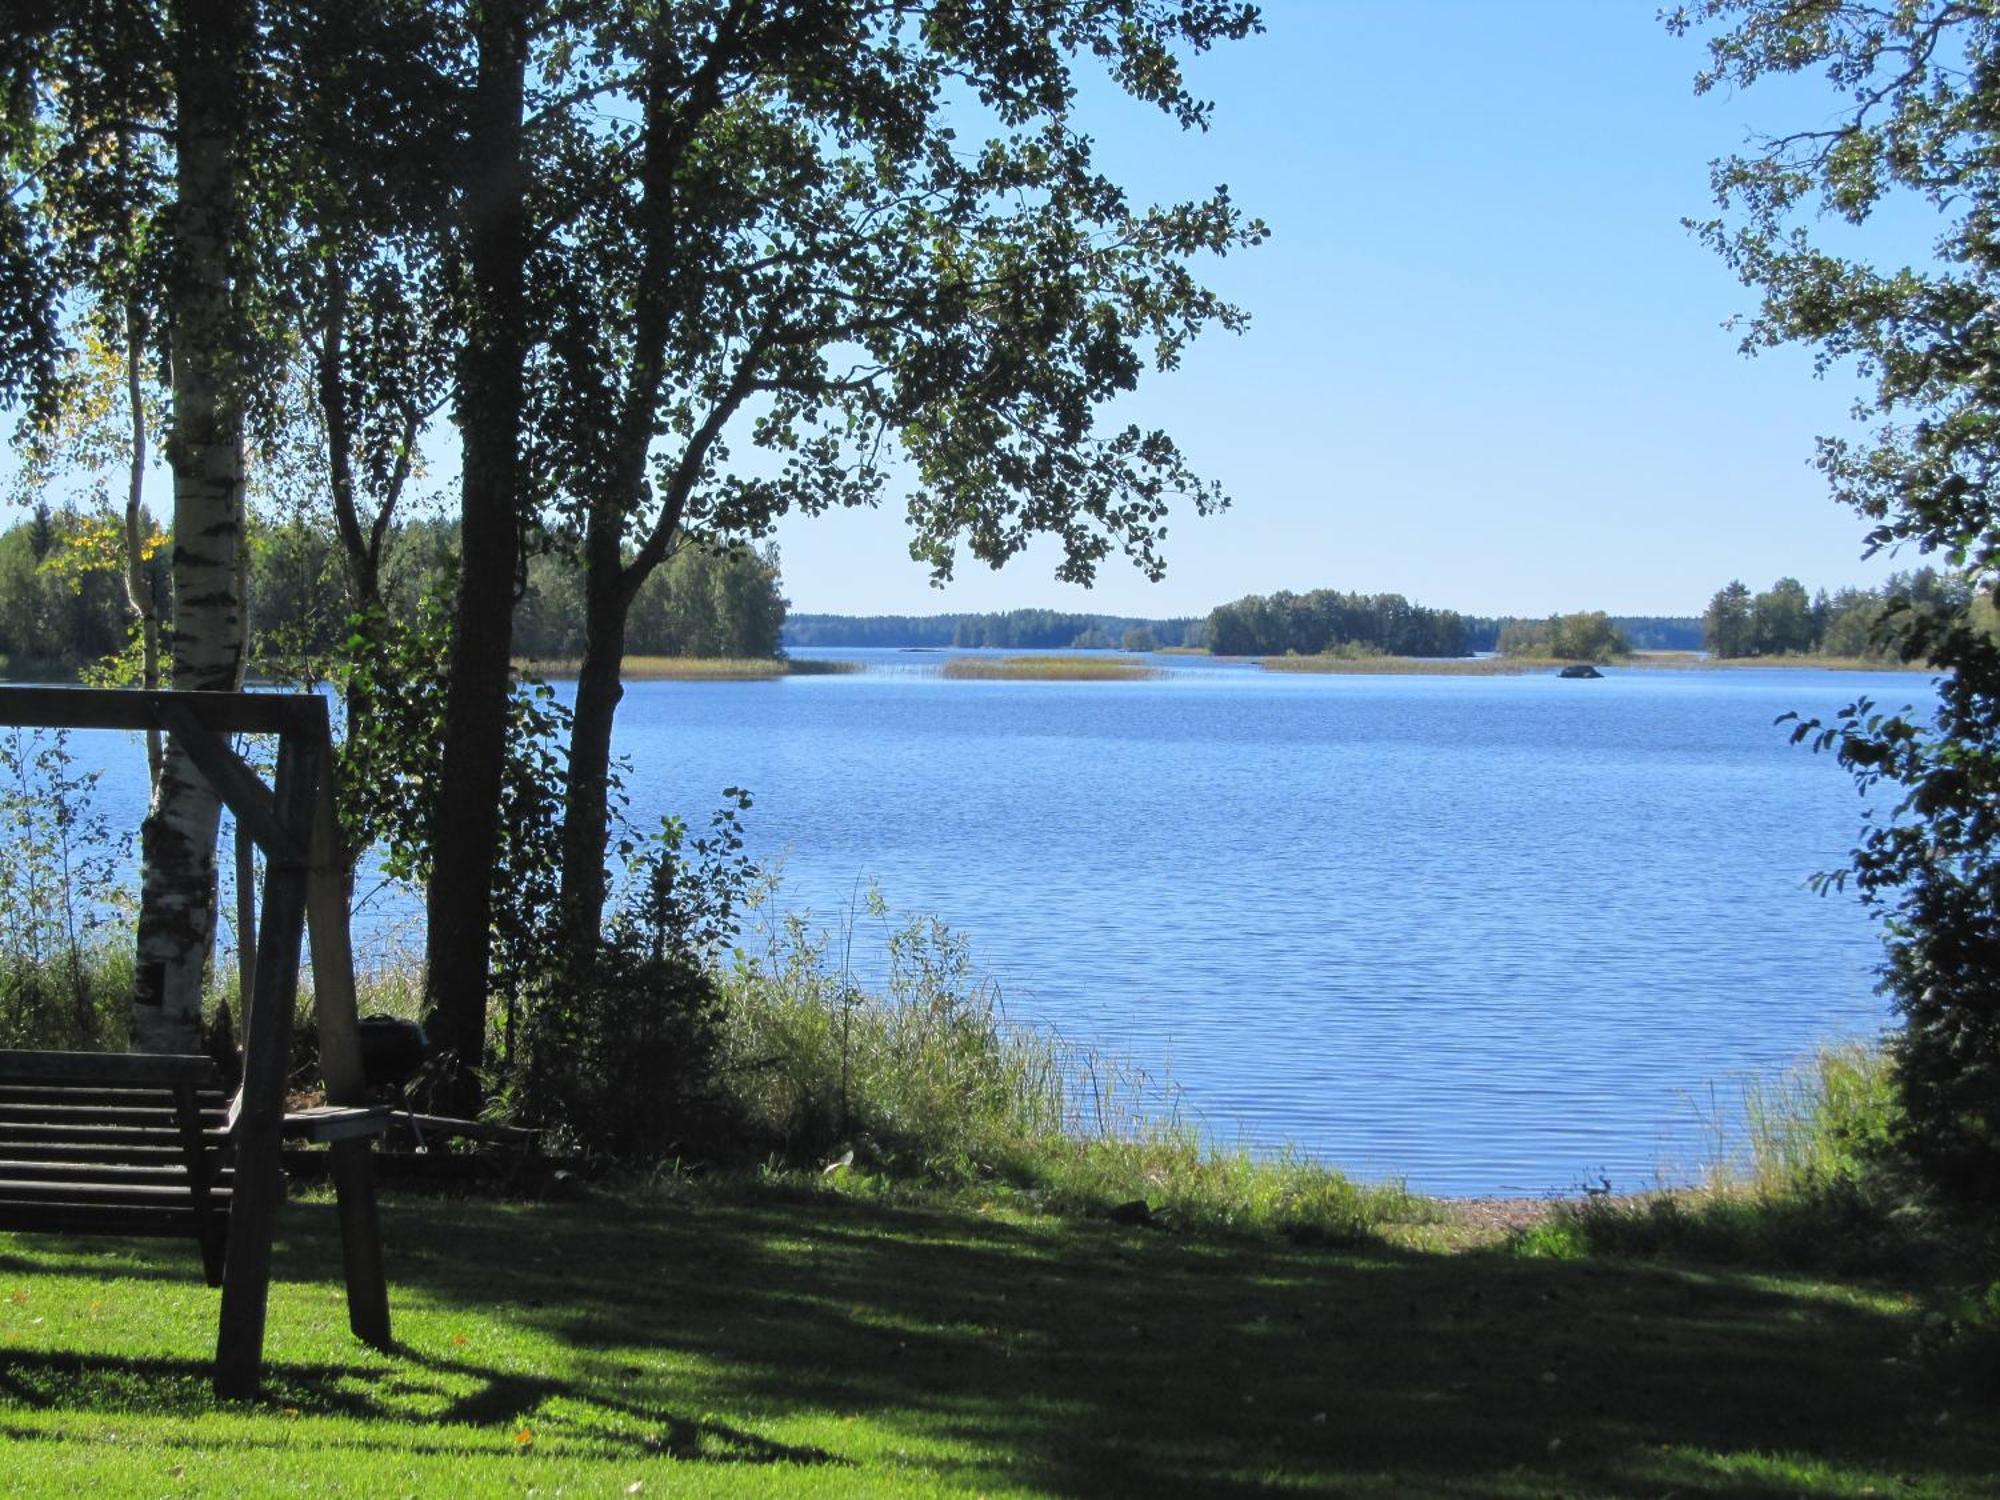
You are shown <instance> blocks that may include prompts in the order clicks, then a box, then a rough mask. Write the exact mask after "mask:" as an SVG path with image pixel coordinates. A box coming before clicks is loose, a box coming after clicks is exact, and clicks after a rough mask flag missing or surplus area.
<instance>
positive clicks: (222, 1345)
mask: <svg viewBox="0 0 2000 1500" xmlns="http://www.w3.org/2000/svg"><path fill="white" fill-rule="evenodd" d="M0 727H18V728H24V729H25V728H37V729H122V730H157V731H163V732H164V733H166V734H168V735H170V736H171V737H172V738H173V741H174V743H175V744H176V745H177V746H178V747H179V748H180V749H181V750H182V751H184V752H185V753H186V755H187V757H188V759H189V760H190V761H192V762H193V764H194V766H195V767H196V769H197V770H199V771H200V773H201V775H202V777H203V778H204V779H205V780H206V781H207V782H208V784H209V786H210V787H211V788H213V789H214V791H215V793H216V795H217V796H218V797H219V798H220V799H221V800H222V803H223V805H224V806H226V807H227V808H228V809H229V810H230V812H231V813H232V814H234V815H235V817H236V819H237V822H238V824H239V825H240V826H241V827H242V828H243V829H244V830H245V831H246V832H248V834H249V835H250V837H251V838H252V839H253V840H254V841H255V842H256V844H257V846H258V847H259V848H260V849H262V850H263V852H264V859H265V866H264V883H263V897H262V901H261V915H260V917H259V919H258V922H257V934H256V939H257V941H256V967H255V970H254V975H253V978H252V981H251V987H250V1001H249V1004H248V1006H247V1008H246V1013H245V1015H244V1017H243V1083H242V1089H241V1092H240V1093H239V1094H238V1096H237V1105H236V1108H235V1110H234V1115H233V1119H232V1121H231V1122H230V1124H229V1136H230V1140H231V1142H232V1143H233V1145H234V1152H235V1167H234V1184H233V1191H232V1201H231V1204H230V1209H229V1223H228V1235H227V1243H226V1248H225V1251H224V1255H223V1267H222V1302H221V1309H220V1313H219V1315H218V1321H217V1331H216V1348H215V1390H216V1393H217V1394H218V1395H220V1396H225V1397H248V1396H254V1395H255V1394H256V1393H257V1389H258V1386H259V1384H260V1382H261V1379H262V1374H263V1362H264V1323H265V1312H266V1308H267V1305H268V1302H269V1298H270V1288H271V1247H272V1242H273V1239H274V1238H275V1236H276V1233H277V1217H278V1206H279V1204H280V1203H281V1202H282V1201H283V1199H284V1193H285V1179H284V1166H283V1155H282V1151H283V1137H284V1134H285V1133H286V1129H287V1125H288V1123H290V1124H291V1125H293V1127H294V1133H297V1127H298V1126H299V1124H300V1123H301V1122H302V1121H305V1120H307V1119H308V1116H292V1117H290V1121H289V1122H288V1118H287V1115H286V1112H285V1092H286V1082H287V1077H288V1074H289V1072H290V1069H291V1050H292V1049H291V1037H292V1016H293V1011H294V1009H295V1007H296V1005H297V1003H298V988H299V961H300V947H301V944H302V941H303V939H304V938H305V935H306V932H307V930H308V927H310V931H311V935H312V965H313V1003H314V1019H315V1022H316V1025H317V1029H318V1032H319V1056H320V1070H321V1074H322V1076H323V1078H324V1080H325V1083H326V1097H327V1101H328V1105H329V1106H331V1107H330V1108H329V1109H327V1110H321V1111H313V1112H309V1115H310V1116H311V1117H313V1119H314V1123H315V1124H316V1125H317V1126H320V1127H325V1126H327V1125H329V1123H331V1125H332V1128H330V1129H329V1128H319V1129H313V1130H311V1131H309V1133H312V1134H316V1135H319V1136H320V1137H321V1138H326V1139H330V1146H329V1149H330V1151H331V1152H332V1157H333V1161H332V1166H333V1180H334V1186H335V1192H336V1195H337V1199H338V1205H339V1218H340V1235H341V1254H342V1261H343V1266H344V1270H345V1274H346V1281H347V1313H348V1323H349V1326H350V1327H351V1328H352V1329H353V1331H354V1333H355V1335H356V1337H358V1338H360V1339H362V1340H363V1341H364V1342H366V1343H368V1344H371V1345H373V1346H375V1347H376V1348H379V1349H387V1348H389V1347H391V1338H390V1332H389V1294H388V1284H387V1281H386V1279H385V1278H384V1275H383V1270H382V1236H381V1228H380V1221H379V1217H378V1214H377V1211H376V1205H375V1185H374V1169H373V1164H372V1161H371V1158H370V1156H369V1146H370V1132H369V1130H368V1125H369V1123H370V1119H369V1117H371V1116H374V1115H377V1114H379V1115H380V1116H381V1117H382V1119H384V1120H386V1115H387V1112H386V1111H377V1110H374V1109H372V1108H371V1107H369V1105H368V1099H367V1084H366V1080H365V1077H364V1075H363V1072H362V1065H361V1039H360V1033H359V1030H358V1029H357V1025H356V1015H355V996H354V959H353V951H352V947H351V943H350V938H349V933H348V926H347V887H346V879H345V871H344V869H343V867H342V862H341V860H340V858H339V837H338V831H337V825H336V823H335V819H334V807H333V778H332V769H333V740H332V734H331V731H330V728H329V724H328V718H327V707H326V700H325V699H323V698H321V697H318V696H316V695H312V694H279V693H189V692H139V691H128V690H121V689H103V688H67V687H53V688H49V687H0ZM232 734H270V735H276V736H277V738H278V760H277V769H276V773H275V775H274V777H273V779H272V784H271V785H270V786H269V787H266V786H265V785H264V783H263V781H262V780H261V779H260V778H259V777H258V776H257V774H256V772H255V771H253V770H252V769H251V768H250V767H249V766H248V765H247V764H245V763H244V761H243V760H242V758H241V757H240V756H238V755H237V754H236V752H235V751H234V750H233V749H231V748H230V745H229V741H228V736H229V735H232ZM330 1117H331V1119H330ZM342 1117H344V1118H342ZM357 1127H358V1128H357ZM378 1128H379V1127H378ZM51 1227H53V1226H51Z"/></svg>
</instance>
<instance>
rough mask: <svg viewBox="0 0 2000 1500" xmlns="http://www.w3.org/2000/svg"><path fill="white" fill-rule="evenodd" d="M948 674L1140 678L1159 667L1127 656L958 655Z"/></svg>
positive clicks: (1041, 679) (1111, 679) (962, 676)
mask: <svg viewBox="0 0 2000 1500" xmlns="http://www.w3.org/2000/svg"><path fill="white" fill-rule="evenodd" d="M941 670H942V672H943V675H944V676H946V677H953V678H960V679H965V680H978V681H1002V682H1137V681H1140V680H1141V679H1143V678H1147V677H1157V676H1159V669H1158V668H1157V667H1151V666H1148V665H1147V664H1146V663H1145V662H1143V661H1139V660H1136V659H1135V658H1132V657H1123V656H954V657H952V658H951V659H950V660H949V661H947V662H946V663H945V664H944V666H943V668H942V669H941Z"/></svg>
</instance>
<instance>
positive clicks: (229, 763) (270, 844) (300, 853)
mask: <svg viewBox="0 0 2000 1500" xmlns="http://www.w3.org/2000/svg"><path fill="white" fill-rule="evenodd" d="M160 725H161V727H162V728H164V729H165V730H166V731H167V733H169V734H171V735H172V736H173V737H174V743H175V744H177V745H179V746H180V747H181V748H182V749H183V750H185V751H187V753H188V759H189V760H191V761H193V762H194V763H195V769H197V770H198V771H200V772H201V774H202V777H203V779H205V780H206V781H207V782H208V784H209V785H210V786H211V787H213V788H214V789H215V795H216V796H218V797H220V798H221V799H222V802H223V805H224V806H225V807H227V808H228V809H229V810H230V811H231V812H232V813H234V814H236V821H237V822H239V823H240V824H242V825H243V826H244V827H245V828H247V829H249V830H250V837H252V838H253V839H255V840H256V841H257V847H258V848H260V849H262V850H263V851H264V856H265V858H267V859H270V860H274V861H275V860H283V861H286V862H289V863H291V864H303V863H304V862H305V858H306V846H305V845H304V844H303V843H301V842H300V841H299V840H298V839H297V838H295V837H294V836H293V834H292V833H291V831H290V830H289V829H287V828H286V827H285V826H284V825H283V824H282V823H280V822H279V821H278V812H277V805H276V802H275V801H274V799H273V798H272V796H271V793H270V790H269V789H268V788H267V787H266V786H265V785H264V783H263V782H261V781H259V780H258V779H257V773H256V772H255V771H253V770H251V769H250V768H249V767H248V766H247V765H245V764H244V763H243V758H242V757H241V756H239V755H238V754H237V753H236V752H235V751H234V750H232V749H230V748H229V746H228V745H226V744H224V743H223V742H222V740H221V738H220V737H219V736H217V735H215V734H214V733H212V732H211V731H210V730H209V728H208V726H207V725H206V724H204V723H202V721H201V720H200V718H199V717H197V716H196V714H195V711H194V710H193V709H192V708H190V707H188V705H187V704H185V703H162V704H161V705H160Z"/></svg>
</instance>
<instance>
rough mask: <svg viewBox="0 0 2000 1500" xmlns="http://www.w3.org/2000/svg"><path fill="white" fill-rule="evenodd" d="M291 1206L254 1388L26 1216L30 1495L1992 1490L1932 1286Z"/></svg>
mask: <svg viewBox="0 0 2000 1500" xmlns="http://www.w3.org/2000/svg"><path fill="white" fill-rule="evenodd" d="M385 1223H386V1232H387V1235H388V1253H389V1269H390V1277H391V1283H392V1299H393V1304H394V1309H395V1316H396V1326H397V1334H398V1337H399V1339H400V1340H401V1348H400V1349H399V1350H398V1351H397V1352H396V1353H394V1354H393V1355H379V1354H376V1353H374V1352H372V1351H369V1350H367V1349H365V1348H363V1347H362V1346H360V1345H358V1344H356V1343H354V1342H353V1341H352V1340H351V1339H350V1338H349V1337H348V1336H347V1334H346V1329H345V1319H344V1308H343V1302H342V1294H341V1291H340V1286H339V1273H338V1249H337V1244H336V1240H335V1228H334V1223H333V1216H332V1210H331V1209H330V1208H329V1207H327V1206H325V1205H321V1204H306V1205H296V1204H295V1205H293V1206H291V1207H290V1208H289V1209H288V1210H287V1212H286V1215H285V1218H284V1221H283V1227H284V1235H285V1237H284V1238H283V1239H282V1241H281V1243H280V1247H279V1254H278V1261H277V1265H278V1278H279V1279H278V1281H277V1283H276V1284H275V1285H274V1287H273V1289H272V1296H271V1323H270V1337H269V1346H268V1353H269V1357H270V1360H271V1376H270V1380H269V1385H268V1391H267V1395H266V1397H265V1399H263V1400H262V1401H260V1402H258V1403H255V1404H250V1405H239V1406H229V1407H219V1406H218V1405H217V1404H216V1403H215V1402H214V1401H213V1400H212V1398H211V1397H210V1395H209V1391H208V1371H207V1358H208V1355H209V1352H210V1347H211V1342H212V1339H213V1336H214V1315H215V1294H214V1293H213V1292H211V1291H209V1290H208V1289H206V1288H205V1287H204V1286H203V1285H202V1284H201V1280H200V1277H199V1275H198V1274H197V1271H196V1266H195V1258H194V1253H193V1248H192V1246H182V1245H179V1244H177V1243H174V1242H158V1243H153V1242H131V1243H127V1242H121V1241H104V1240H78V1241H64V1240H56V1239H39V1238H26V1237H15V1238H10V1237H7V1236H4V1235H0V1482H4V1487H5V1488H6V1490H7V1491H8V1492H9V1493H12V1494H51V1495H77V1496H82V1495H84V1494H90V1495H98V1494H112V1495H124V1494H133V1495H155V1496H175V1495H193V1494H202V1495H225V1494H258V1495H264V1494H289V1493H310V1494H332V1493H338V1494H352V1495H398V1494H449V1495H453V1496H473V1495H486V1494H523V1493H531V1492H533V1493H540V1494H543V1495H555V1494H566V1495H620V1494H628V1493H632V1494H669V1493H671V1494H677V1495H678V1494H711V1493H714V1494H754V1495H766V1494H793V1493H803V1494H853V1495H882V1494H890V1495H894V1494H929V1493H935V1492H940V1491H949V1492H965V1493H971V1494H986V1495H1003V1494H1061V1495H1078V1496H1083V1495H1101V1494H1121V1493H1122V1494H1134V1495H1158V1494H1172V1493H1197V1494H1215V1495H1230V1494H1238V1493H1249V1492H1252V1491H1258V1490H1263V1489H1265V1488H1278V1489H1295V1490H1299V1491H1303V1492H1309V1493H1319V1494H1341V1495H1348V1494H1355V1495H1504V1496H1543V1495H1554V1494H1561V1495H1567V1496H1586V1495H1600V1494H1602V1495H1667V1494H1670V1493H1671V1494H1679V1495H1691V1494H1712V1495H1731V1496H1748V1495H1763V1494H1774V1495H1775V1494H1785V1495H1799V1494H1802V1495H1813V1496H1821V1495H1867V1494H1876V1495H1885V1496H1886V1495H1898V1496H1902V1495H1991V1494H1993V1493H1994V1490H1995V1479H1994V1476H1995V1475H1996V1474H2000V1424H1997V1423H1996V1420H1995V1417H1994V1415H1993V1413H1992V1410H1991V1408H1990V1405H1986V1404H1984V1403H1983V1402H1982V1400H1981V1399H1980V1398H1978V1397H1977V1396H1975V1395H1974V1394H1972V1393H1970V1392H1968V1393H1962V1394H1954V1392H1953V1391H1952V1390H1950V1389H1949V1388H1948V1387H1947V1386H1946V1384H1945V1383H1944V1381H1943V1380H1942V1379H1941V1378H1940V1377H1939V1376H1938V1375H1937V1374H1935V1373H1934V1372H1932V1371H1931V1370H1930V1369H1928V1368H1927V1367H1926V1366H1925V1365H1924V1364H1923V1363H1922V1362H1921V1361H1920V1360H1918V1359H1915V1358H1914V1357H1913V1356H1912V1353H1911V1340H1912V1336H1913V1334H1914V1333H1915V1331H1916V1327H1917V1324H1918V1321H1919V1317H1920V1312H1919V1307H1918V1302H1917V1299H1916V1298H1915V1296H1914V1295H1913V1294H1911V1293H1910V1292H1909V1291H1908V1290H1905V1289H1898V1288H1894V1287H1882V1286H1868V1285H1863V1284H1854V1283H1830V1282H1826V1281H1823V1280H1815V1279H1810V1278H1804V1277H1791V1276H1777V1275H1755V1274H1748V1273H1740V1272H1724V1271H1717V1270H1714V1269H1706V1270H1701V1269H1694V1268H1691V1267H1687V1266H1678V1265H1673V1264H1665V1263H1651V1262H1643V1261H1612V1260H1533V1259H1524V1258H1518V1257H1514V1256H1510V1255H1507V1254H1505V1253H1503V1252H1501V1251H1499V1250H1496V1249H1488V1250H1483V1251H1460V1252H1458V1253H1454V1254H1436V1253H1421V1252H1417V1251H1414V1250H1408V1249H1396V1248H1391V1247H1386V1246H1382V1247H1374V1248H1369V1249H1365V1250H1330V1249H1315V1248H1304V1247H1296V1246H1292V1245H1289V1244H1286V1243H1285V1242H1283V1241H1280V1240H1273V1239H1263V1240H1235V1239H1226V1238H1218V1237H1213V1236H1202V1235H1195V1234H1173V1233H1166V1232H1162V1231H1159V1230H1148V1229H1144V1228H1125V1227H1120V1226H1117V1225H1113V1224H1110V1223H1103V1222H1082V1221H1077V1220H1065V1219H1060V1218H1055V1217H1052V1216H1036V1215H1030V1214H1024V1213H1019V1212H1015V1211H1013V1210H1011V1209H1008V1208H1005V1207H1000V1206H993V1205H987V1206H984V1207H982V1206H979V1205H977V1204H972V1205H965V1206H937V1207H923V1206H914V1207H913V1206H897V1205H893V1204H888V1203H884V1202H880V1201H875V1200H870V1199H868V1198H865V1197H860V1196H854V1195H847V1194H838V1193H832V1192H807V1191H801V1190H792V1189H785V1188H776V1187H761V1188H760V1187H753V1186H747V1185H746V1186H724V1187H715V1188H705V1189H677V1190H674V1191H672V1192H661V1193H656V1194H651V1195H643V1196H638V1197H626V1198H613V1197H609V1196H606V1197H593V1198H590V1199H588V1200H586V1201H584V1202H580V1203H571V1204H538V1205H500V1204H494V1203H489V1202H470V1203H452V1202H438V1201H434V1200H417V1199H409V1198H399V1199H391V1200H390V1201H388V1202H387V1203H386V1205H385Z"/></svg>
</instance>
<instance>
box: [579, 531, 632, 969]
mask: <svg viewBox="0 0 2000 1500" xmlns="http://www.w3.org/2000/svg"><path fill="white" fill-rule="evenodd" d="M612 545H613V546H614V547H615V546H616V543H615V542H614V543H613V544H612ZM614 556H615V554H614ZM623 584H624V579H623V577H622V576H621V575H620V574H619V573H618V571H617V570H616V569H615V568H606V567H601V566H599V565H598V560H597V559H595V558H593V559H592V563H591V566H590V569H589V572H588V574H587V576H586V578H585V588H586V592H585V602H584V641H583V663H582V666H581V668H580V670H579V672H578V675H577V680H576V707H575V710H574V716H573V717H572V719H571V721H570V731H569V785H568V788H567V790H566V794H565V799H564V804H563V855H562V859H563V864H562V944H563V962H564V963H565V964H567V965H569V966H570V967H571V971H572V972H574V971H575V970H576V969H577V968H579V967H584V966H588V965H589V963H590V962H591V960H592V959H593V958H594V957H595V955H596V952H597V943H598V939H599V936H600V935H601V934H602V932H603V929H604V900H605V890H606V878H605V869H604V856H605V846H606V844H607V843H608V842H609V833H610V824H611V813H610V790H611V728H612V722H613V719H614V717H615V716H616V714H617V711H618V700H619V699H620V698H622V697H624V696H625V689H624V687H623V685H622V684H621V682H620V680H619V677H620V668H621V667H622V665H623V663H624V660H625V622H626V618H627V616H628V614H629V613H630V611H631V604H632V595H631V592H630V591H629V590H628V589H626V588H625V587H623Z"/></svg>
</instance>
